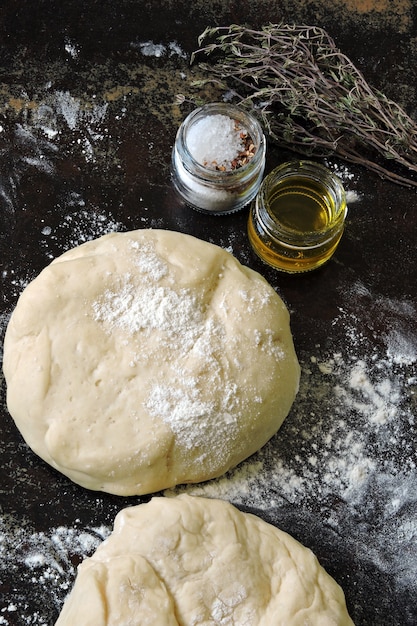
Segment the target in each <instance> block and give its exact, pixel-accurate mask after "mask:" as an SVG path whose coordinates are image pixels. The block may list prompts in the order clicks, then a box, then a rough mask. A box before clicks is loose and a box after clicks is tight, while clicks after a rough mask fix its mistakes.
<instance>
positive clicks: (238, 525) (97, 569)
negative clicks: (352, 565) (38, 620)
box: [56, 495, 353, 626]
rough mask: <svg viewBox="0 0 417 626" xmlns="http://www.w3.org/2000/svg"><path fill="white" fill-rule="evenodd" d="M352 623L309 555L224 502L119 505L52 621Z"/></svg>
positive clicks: (64, 624)
mask: <svg viewBox="0 0 417 626" xmlns="http://www.w3.org/2000/svg"><path fill="white" fill-rule="evenodd" d="M74 624H77V626H120V625H121V624H140V625H141V626H151V625H153V626H161V625H162V624H164V625H171V624H173V625H176V626H214V625H219V626H220V625H221V626H233V625H235V626H353V622H352V620H351V619H350V617H349V615H348V612H347V609H346V604H345V598H344V594H343V591H342V589H341V588H340V587H339V585H338V584H337V583H336V582H335V581H334V580H333V578H331V577H330V576H329V575H328V574H327V572H326V571H325V570H324V569H323V568H322V567H321V566H320V564H319V562H318V560H317V559H316V557H315V556H314V555H313V553H312V552H311V551H310V550H309V549H307V548H305V547H304V546H302V545H301V544H300V543H298V542H297V541H296V540H295V539H293V538H292V537H290V536H289V535H288V534H286V533H284V532H283V531H281V530H278V529H277V528H275V527H274V526H272V525H270V524H267V523H266V522H264V521H263V520H261V519H260V518H258V517H256V516H254V515H251V514H247V513H242V512H240V511H239V510H238V509H236V508H235V507H233V506H232V505H231V504H229V503H227V502H223V501H221V500H210V499H207V498H198V497H190V496H187V495H181V496H178V497H176V498H172V499H171V498H153V499H152V500H151V501H150V502H148V503H147V504H141V505H139V506H133V507H131V508H127V509H124V510H122V511H121V512H120V513H119V514H118V515H117V517H116V520H115V526H114V531H113V533H112V534H111V535H110V537H109V538H108V539H107V540H106V541H105V542H104V543H103V544H101V546H99V548H98V549H97V550H96V552H95V554H94V555H93V556H92V557H91V558H89V559H86V560H85V561H84V562H83V563H82V564H81V565H80V567H79V570H78V575H77V578H76V581H75V585H74V587H73V590H72V592H71V593H70V595H69V597H68V599H67V601H66V603H65V604H64V607H63V610H62V612H61V615H60V617H59V619H58V621H57V622H56V626H74Z"/></svg>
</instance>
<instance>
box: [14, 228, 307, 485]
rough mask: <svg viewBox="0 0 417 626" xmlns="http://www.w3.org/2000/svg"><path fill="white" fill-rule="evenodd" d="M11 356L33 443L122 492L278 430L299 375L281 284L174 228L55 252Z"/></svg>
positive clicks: (245, 449) (220, 466)
mask: <svg viewBox="0 0 417 626" xmlns="http://www.w3.org/2000/svg"><path fill="white" fill-rule="evenodd" d="M3 367H4V374H5V378H6V382H7V404H8V408H9V411H10V413H11V415H12V416H13V418H14V420H15V422H16V425H17V427H18V428H19V430H20V431H21V433H22V435H23V437H24V438H25V440H26V442H27V443H28V445H29V446H30V447H31V448H32V449H33V450H34V451H35V452H36V453H37V454H38V455H39V456H40V457H42V458H43V459H44V460H45V461H47V462H48V463H50V464H51V465H52V466H53V467H54V468H56V469H57V470H59V471H60V472H62V473H63V474H65V475H66V476H68V477H69V478H71V479H72V480H73V481H74V482H76V483H79V484H80V485H82V486H84V487H87V488H89V489H94V490H102V491H107V492H110V493H114V494H118V495H134V494H136V495H139V494H145V493H152V492H156V491H159V490H161V489H165V488H169V487H173V486H174V485H177V484H180V483H186V482H199V481H203V480H207V479H210V478H213V477H216V476H219V475H221V474H223V473H224V472H225V471H227V470H228V469H230V468H231V467H233V466H236V465H237V464H238V463H240V462H241V461H242V460H243V459H245V458H246V457H248V456H249V455H251V454H252V453H254V452H255V451H256V450H258V449H259V448H260V447H261V446H262V445H264V444H265V443H266V441H268V439H270V437H271V436H272V435H273V434H274V433H275V432H276V431H277V430H278V428H279V427H280V425H281V423H282V422H283V420H284V418H285V417H286V415H287V414H288V412H289V410H290V407H291V405H292V402H293V400H294V397H295V394H296V392H297V389H298V383H299V365H298V361H297V357H296V355H295V352H294V347H293V342H292V336H291V332H290V326H289V315H288V311H287V309H286V307H285V305H284V303H283V302H282V300H281V299H280V298H279V297H278V295H277V294H276V293H275V291H274V290H273V289H272V287H271V286H270V285H268V283H267V282H266V281H265V280H264V279H263V278H262V277H261V276H260V275H259V274H258V273H256V272H254V271H253V270H251V269H249V268H247V267H244V266H242V265H241V264H240V263H239V262H238V261H237V260H236V259H235V258H234V257H233V256H232V255H231V254H229V253H228V252H226V251H225V250H223V249H222V248H219V247H218V246H214V245H212V244H209V243H207V242H204V241H201V240H199V239H196V238H195V237H191V236H188V235H183V234H180V233H177V232H173V231H164V230H138V231H133V232H128V233H113V234H110V235H105V236H103V237H101V238H99V239H96V240H94V241H90V242H88V243H85V244H83V245H81V246H79V247H77V248H74V249H72V250H69V251H68V252H66V253H65V254H63V255H62V256H61V257H59V258H57V259H55V260H54V261H53V262H52V263H51V264H50V265H49V266H48V267H46V268H45V269H44V270H43V271H42V272H41V273H40V274H39V276H38V277H37V278H36V279H35V280H34V281H32V283H30V284H29V285H28V286H27V287H26V289H25V290H24V292H23V293H22V295H21V296H20V299H19V301H18V303H17V306H16V308H15V310H14V312H13V314H12V317H11V320H10V322H9V325H8V328H7V332H6V337H5V343H4V366H3Z"/></svg>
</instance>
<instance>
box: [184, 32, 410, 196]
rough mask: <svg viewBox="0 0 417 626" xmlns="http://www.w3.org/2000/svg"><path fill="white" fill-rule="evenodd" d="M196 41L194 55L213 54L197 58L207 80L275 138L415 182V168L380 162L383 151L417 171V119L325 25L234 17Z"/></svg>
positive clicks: (298, 148) (296, 147)
mask: <svg viewBox="0 0 417 626" xmlns="http://www.w3.org/2000/svg"><path fill="white" fill-rule="evenodd" d="M207 40H211V42H210V43H206V45H204V47H201V46H202V44H203V42H204V43H205V42H206V41H207ZM198 44H199V46H200V48H199V49H198V50H196V51H195V52H194V53H193V55H192V59H191V60H192V62H193V61H194V60H195V58H196V57H197V55H199V54H205V55H207V56H210V57H211V60H212V63H201V64H200V66H201V68H202V69H203V70H204V71H206V72H208V73H209V74H210V75H211V78H208V79H207V80H206V81H203V82H217V83H220V84H221V85H222V86H224V88H229V89H230V88H233V90H234V92H235V95H236V97H237V98H238V99H239V100H240V103H241V104H242V105H243V106H247V107H249V108H251V109H252V110H253V111H254V112H255V113H256V114H257V115H258V116H259V117H260V119H261V121H262V122H263V125H264V127H265V129H266V132H267V133H268V134H269V136H270V138H271V139H272V140H275V141H277V142H278V143H279V144H280V145H283V146H286V147H288V148H290V149H292V150H295V151H298V152H300V153H302V154H304V155H307V156H314V155H315V156H328V155H330V154H336V155H338V156H340V157H342V158H343V159H345V160H347V161H350V162H353V163H358V164H361V165H364V166H366V167H368V168H369V169H371V170H373V171H376V172H378V173H379V174H380V175H381V176H383V177H385V178H387V179H389V180H392V181H394V182H396V183H399V184H402V185H407V186H416V187H417V180H413V178H412V175H410V176H409V175H408V174H405V175H401V174H397V173H395V172H393V171H391V169H389V166H388V165H387V164H386V162H385V164H384V165H382V164H380V163H379V162H378V158H380V157H383V159H388V160H391V161H393V162H395V163H397V164H400V165H402V166H404V167H405V168H407V170H408V171H409V172H410V173H417V124H416V123H415V122H414V121H413V120H412V119H411V118H410V117H409V116H408V115H407V113H406V112H405V111H404V110H403V109H402V108H401V107H400V106H399V105H398V104H396V103H395V102H393V101H392V100H390V99H389V98H387V97H386V96H385V95H384V94H383V93H381V92H380V91H378V90H376V89H373V88H372V87H371V86H370V85H368V83H367V82H366V80H365V78H364V76H363V75H362V74H361V72H360V71H359V70H358V69H357V68H356V67H355V66H354V65H353V63H352V62H351V61H350V60H349V59H348V58H347V57H346V56H345V55H344V54H342V53H341V52H340V51H339V50H338V48H337V47H336V45H335V43H334V41H333V39H332V38H331V37H330V36H329V35H328V34H327V33H326V31H324V30H323V29H321V28H318V27H316V26H297V25H289V24H284V23H281V24H269V25H267V26H264V27H263V28H262V29H261V30H253V29H250V28H246V27H244V26H240V25H234V24H233V25H231V26H227V27H216V28H207V29H206V30H205V31H204V32H203V33H202V34H201V35H200V37H199V40H198ZM369 153H371V156H370V154H369ZM385 165H386V167H385Z"/></svg>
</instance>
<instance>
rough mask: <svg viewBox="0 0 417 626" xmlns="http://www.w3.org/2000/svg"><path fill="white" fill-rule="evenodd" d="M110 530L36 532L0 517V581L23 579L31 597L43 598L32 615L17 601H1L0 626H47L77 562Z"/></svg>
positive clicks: (29, 607)
mask: <svg viewBox="0 0 417 626" xmlns="http://www.w3.org/2000/svg"><path fill="white" fill-rule="evenodd" d="M76 522H77V520H76ZM110 531H111V529H110V528H107V527H105V526H100V527H93V528H85V527H82V526H81V524H78V525H77V526H75V525H74V527H63V526H60V527H57V528H51V529H50V530H48V531H47V532H36V531H32V529H31V528H30V526H29V525H26V524H25V523H24V522H23V521H22V520H20V522H19V524H17V522H16V520H13V519H11V518H9V517H8V516H3V515H2V516H0V561H1V570H0V582H2V580H1V579H2V577H3V576H7V579H8V580H9V581H13V580H16V579H17V578H19V579H22V578H23V579H24V580H25V581H26V583H27V585H28V586H30V588H31V590H32V593H33V597H35V598H36V597H38V598H42V597H43V598H44V601H43V603H42V604H39V606H38V607H37V610H36V612H35V613H34V612H33V606H28V604H27V603H26V602H25V603H21V602H20V601H19V598H15V599H14V601H8V600H7V598H1V600H0V625H1V626H15V624H16V623H25V624H36V625H37V626H50V623H51V622H50V619H51V610H55V611H56V612H58V611H59V609H60V607H61V605H62V602H63V600H64V599H65V597H66V595H67V594H68V593H69V591H70V589H71V586H72V582H71V581H72V580H73V579H74V578H75V575H76V567H77V565H78V563H80V562H81V561H82V560H83V559H84V558H86V557H87V556H90V555H91V554H92V553H93V552H94V551H95V550H96V549H97V547H98V546H99V545H100V543H102V541H103V540H104V539H105V538H106V537H107V536H108V535H109V534H110ZM45 589H47V593H45ZM16 616H17V618H16ZM16 619H17V622H16Z"/></svg>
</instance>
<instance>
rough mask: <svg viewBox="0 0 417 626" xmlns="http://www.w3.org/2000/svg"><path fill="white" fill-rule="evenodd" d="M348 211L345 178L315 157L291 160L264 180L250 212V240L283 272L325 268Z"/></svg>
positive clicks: (264, 256)
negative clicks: (306, 159)
mask: <svg viewBox="0 0 417 626" xmlns="http://www.w3.org/2000/svg"><path fill="white" fill-rule="evenodd" d="M346 214H347V206H346V194H345V191H344V188H343V185H342V182H341V180H340V179H339V178H338V177H337V176H336V175H335V174H333V172H331V171H330V170H328V169H327V168H326V167H324V166H322V165H319V164H318V163H314V162H312V161H291V162H289V163H284V164H283V165H280V166H279V167H277V168H276V169H274V170H273V171H272V172H271V173H270V174H268V176H267V177H266V178H265V179H264V181H263V182H262V185H261V187H260V189H259V192H258V195H257V196H256V198H255V200H254V202H253V204H252V207H251V211H250V215H249V223H248V235H249V241H250V243H251V245H252V247H253V249H254V251H255V252H256V254H257V255H258V256H259V257H260V258H261V259H262V260H263V261H265V262H266V263H268V264H269V265H272V266H273V267H275V268H276V269H278V270H281V271H284V272H289V273H298V272H307V271H309V270H313V269H315V268H317V267H320V266H321V265H323V263H325V262H326V261H328V260H329V259H330V257H331V256H332V254H333V253H334V251H335V250H336V247H337V245H338V243H339V241H340V238H341V236H342V233H343V229H344V223H345V218H346Z"/></svg>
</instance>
